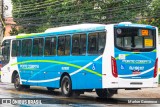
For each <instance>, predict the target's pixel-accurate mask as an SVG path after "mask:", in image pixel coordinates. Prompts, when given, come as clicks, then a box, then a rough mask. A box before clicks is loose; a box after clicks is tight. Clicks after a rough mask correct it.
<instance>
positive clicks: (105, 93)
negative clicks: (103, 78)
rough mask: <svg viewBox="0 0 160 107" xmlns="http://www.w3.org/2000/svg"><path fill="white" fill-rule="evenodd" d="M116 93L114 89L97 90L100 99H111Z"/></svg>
mask: <svg viewBox="0 0 160 107" xmlns="http://www.w3.org/2000/svg"><path fill="white" fill-rule="evenodd" d="M115 93H116V91H115V90H112V89H96V94H97V95H98V96H99V97H100V98H111V97H112V96H113V95H114V94H115Z"/></svg>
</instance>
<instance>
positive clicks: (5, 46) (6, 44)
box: [2, 40, 11, 66]
mask: <svg viewBox="0 0 160 107" xmlns="http://www.w3.org/2000/svg"><path fill="white" fill-rule="evenodd" d="M10 42H11V40H4V41H3V43H2V66H5V65H6V64H8V63H9V60H10Z"/></svg>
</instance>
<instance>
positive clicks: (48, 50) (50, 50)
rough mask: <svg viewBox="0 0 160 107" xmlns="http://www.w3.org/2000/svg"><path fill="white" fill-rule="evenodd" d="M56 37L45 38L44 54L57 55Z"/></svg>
mask: <svg viewBox="0 0 160 107" xmlns="http://www.w3.org/2000/svg"><path fill="white" fill-rule="evenodd" d="M56 41H57V40H56V37H47V38H46V39H45V50H44V54H45V55H46V56H49V55H56Z"/></svg>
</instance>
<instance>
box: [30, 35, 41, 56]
mask: <svg viewBox="0 0 160 107" xmlns="http://www.w3.org/2000/svg"><path fill="white" fill-rule="evenodd" d="M43 44H44V39H43V38H35V39H34V40H33V49H32V55H33V56H42V55H43Z"/></svg>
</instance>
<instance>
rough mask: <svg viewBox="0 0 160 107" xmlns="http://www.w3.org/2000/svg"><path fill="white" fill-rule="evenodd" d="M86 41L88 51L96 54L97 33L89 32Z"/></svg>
mask: <svg viewBox="0 0 160 107" xmlns="http://www.w3.org/2000/svg"><path fill="white" fill-rule="evenodd" d="M88 41H89V42H88V53H89V54H98V33H90V34H89V36H88Z"/></svg>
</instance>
